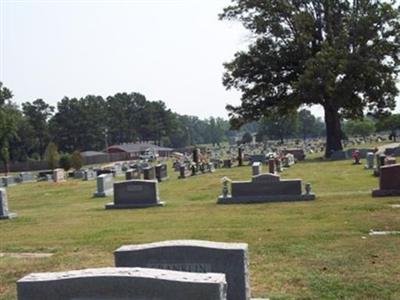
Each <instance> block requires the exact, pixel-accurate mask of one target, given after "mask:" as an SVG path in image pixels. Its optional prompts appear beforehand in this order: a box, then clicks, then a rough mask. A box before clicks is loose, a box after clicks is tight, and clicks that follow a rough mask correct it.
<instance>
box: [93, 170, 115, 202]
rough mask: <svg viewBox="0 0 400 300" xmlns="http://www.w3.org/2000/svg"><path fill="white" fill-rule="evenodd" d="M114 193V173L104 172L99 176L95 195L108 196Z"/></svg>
mask: <svg viewBox="0 0 400 300" xmlns="http://www.w3.org/2000/svg"><path fill="white" fill-rule="evenodd" d="M112 194H113V176H112V174H102V175H99V176H97V191H96V192H95V193H94V195H93V196H94V197H107V196H111V195H112Z"/></svg>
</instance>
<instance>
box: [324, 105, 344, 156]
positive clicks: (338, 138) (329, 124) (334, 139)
mask: <svg viewBox="0 0 400 300" xmlns="http://www.w3.org/2000/svg"><path fill="white" fill-rule="evenodd" d="M324 111H325V126H326V147H325V157H326V158H329V157H330V156H331V154H332V153H333V152H335V151H338V150H343V146H342V128H341V126H340V115H339V113H338V110H337V109H336V108H335V107H333V106H331V105H325V106H324Z"/></svg>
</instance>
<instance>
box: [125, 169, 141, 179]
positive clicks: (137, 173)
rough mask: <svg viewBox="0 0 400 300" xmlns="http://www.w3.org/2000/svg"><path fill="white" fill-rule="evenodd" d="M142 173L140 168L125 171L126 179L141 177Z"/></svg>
mask: <svg viewBox="0 0 400 300" xmlns="http://www.w3.org/2000/svg"><path fill="white" fill-rule="evenodd" d="M140 177H141V174H140V171H139V170H138V169H128V170H127V171H126V172H125V180H132V179H140Z"/></svg>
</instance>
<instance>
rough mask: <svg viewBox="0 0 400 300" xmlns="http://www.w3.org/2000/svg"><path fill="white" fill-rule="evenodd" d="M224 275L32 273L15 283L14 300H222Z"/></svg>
mask: <svg viewBox="0 0 400 300" xmlns="http://www.w3.org/2000/svg"><path fill="white" fill-rule="evenodd" d="M226 290H227V284H226V279H225V274H218V273H207V274H199V273H188V272H177V271H169V270H160V269H149V268H147V269H146V268H99V269H85V270H77V271H68V272H58V273H32V274H29V275H27V276H25V277H23V278H21V279H20V280H18V281H17V294H18V300H134V299H136V300H226V299H227V298H226Z"/></svg>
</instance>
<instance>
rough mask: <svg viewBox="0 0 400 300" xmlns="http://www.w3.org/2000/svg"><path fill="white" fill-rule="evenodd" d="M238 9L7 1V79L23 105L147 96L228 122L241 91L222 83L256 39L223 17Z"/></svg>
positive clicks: (213, 4)
mask: <svg viewBox="0 0 400 300" xmlns="http://www.w3.org/2000/svg"><path fill="white" fill-rule="evenodd" d="M229 3H230V0H123V1H121V0H120V1H118V0H116V1H108V0H104V1H100V0H69V1H62V0H52V1H39V0H23V1H22V0H0V26H1V27H0V43H1V45H0V81H2V82H3V84H4V85H5V86H7V87H8V88H10V89H11V90H12V92H13V94H14V99H13V100H14V101H16V102H17V103H19V104H21V103H22V102H26V101H34V100H35V99H38V98H42V99H44V100H45V101H46V102H48V103H50V104H51V105H54V106H56V104H57V102H58V101H60V100H61V99H62V98H63V97H65V96H67V97H70V98H72V97H77V98H79V97H84V96H86V95H101V96H103V97H107V96H109V95H113V94H115V93H118V92H128V93H129V92H138V93H142V94H144V95H145V96H146V98H147V99H148V100H162V101H164V102H165V103H166V105H167V107H168V108H170V109H171V110H172V111H175V112H177V113H180V114H188V115H195V116H198V117H200V118H207V117H210V116H214V117H223V118H227V117H228V114H227V111H226V110H225V106H226V105H227V104H233V105H238V104H240V93H239V92H237V91H226V89H225V87H224V86H223V85H222V75H223V72H224V68H223V65H222V64H223V62H227V61H229V60H231V59H232V58H233V56H234V53H235V52H237V51H238V50H240V49H245V47H246V45H247V43H248V39H249V36H248V32H246V31H245V30H244V28H243V27H242V26H241V25H240V24H238V23H235V22H228V21H220V20H219V19H218V14H219V13H221V12H222V9H223V8H224V7H226V6H227V5H229ZM399 107H400V99H399V100H398V108H397V110H399ZM312 110H313V112H314V113H315V114H317V115H318V116H322V115H323V112H322V110H321V108H318V107H314V108H313V109H312Z"/></svg>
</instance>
